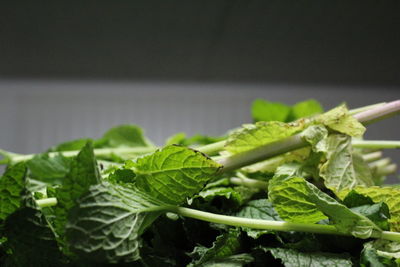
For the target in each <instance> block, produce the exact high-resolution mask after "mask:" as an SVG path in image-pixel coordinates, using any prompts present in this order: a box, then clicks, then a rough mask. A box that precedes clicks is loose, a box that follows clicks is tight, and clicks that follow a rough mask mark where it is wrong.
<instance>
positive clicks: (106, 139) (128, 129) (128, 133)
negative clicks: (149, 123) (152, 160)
mask: <svg viewBox="0 0 400 267" xmlns="http://www.w3.org/2000/svg"><path fill="white" fill-rule="evenodd" d="M96 144H99V145H100V144H101V145H100V147H138V146H145V147H146V146H154V145H153V144H152V143H151V142H150V141H149V140H148V139H147V138H146V137H145V136H144V135H143V130H142V129H141V128H140V127H138V126H136V125H120V126H117V127H114V128H111V129H110V130H108V131H107V132H106V133H105V134H104V135H103V137H102V138H101V139H100V140H97V141H96V143H95V146H96V147H98V146H97V145H96Z"/></svg>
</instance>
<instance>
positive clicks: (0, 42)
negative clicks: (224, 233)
mask: <svg viewBox="0 0 400 267" xmlns="http://www.w3.org/2000/svg"><path fill="white" fill-rule="evenodd" d="M399 11H400V9H399V2H398V1H371V0H367V1H362V2H358V1H351V2H348V1H333V2H320V1H295V2H289V1H233V0H227V1H113V2H110V1H96V2H88V3H83V2H79V3H77V4H72V3H70V2H68V3H60V2H57V3H55V2H50V3H46V4H38V3H36V2H27V3H24V4H22V3H20V2H18V3H17V2H15V1H10V2H8V1H2V2H1V4H0V127H1V130H0V147H1V148H3V149H7V150H11V151H14V152H19V153H38V152H41V151H44V150H45V149H47V148H48V147H49V146H51V145H54V144H56V143H59V142H62V141H65V140H70V139H74V138H79V137H94V138H97V137H100V136H101V135H102V133H103V132H105V131H106V130H107V129H108V128H110V127H111V126H114V125H118V124H122V123H134V124H138V125H140V126H142V127H143V128H144V129H145V131H146V134H147V135H148V136H149V138H150V139H151V140H153V141H154V142H155V143H156V144H159V145H162V144H163V142H164V140H165V139H166V138H167V137H168V136H170V135H171V134H173V133H176V132H187V133H188V135H189V136H191V135H193V134H195V133H204V134H208V135H221V134H224V133H225V132H226V131H227V130H229V129H231V128H234V127H237V126H239V125H241V124H243V123H248V122H251V117H250V105H251V102H252V101H253V100H254V99H256V98H264V99H267V100H270V101H280V102H284V103H287V104H294V103H296V102H298V101H302V100H305V99H308V98H315V99H317V100H318V101H320V102H321V103H322V104H323V105H324V107H325V108H326V109H328V108H331V107H333V106H336V105H337V104H340V103H342V102H344V101H345V102H347V103H348V105H349V106H350V107H351V108H353V107H359V106H363V105H368V104H372V103H376V102H381V101H390V100H394V99H397V98H400V91H399V89H400V49H399V47H400V30H399V26H400V16H399ZM399 121H400V118H399V117H397V118H392V119H390V120H388V121H385V122H380V123H377V124H376V125H372V126H371V127H370V129H369V131H368V133H367V136H366V137H367V138H369V139H374V138H379V139H399V136H400V126H399ZM388 154H389V155H392V156H394V157H396V158H397V162H398V163H399V161H400V156H399V153H398V152H396V151H390V152H389V153H388Z"/></svg>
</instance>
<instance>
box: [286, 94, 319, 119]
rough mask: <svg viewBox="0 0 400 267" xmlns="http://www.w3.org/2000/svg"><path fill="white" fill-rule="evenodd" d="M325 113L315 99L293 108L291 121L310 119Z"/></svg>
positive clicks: (297, 104) (290, 116)
mask: <svg viewBox="0 0 400 267" xmlns="http://www.w3.org/2000/svg"><path fill="white" fill-rule="evenodd" d="M322 112H324V110H323V108H322V106H321V104H320V103H318V101H316V100H314V99H309V100H305V101H302V102H299V103H296V104H295V105H294V106H292V109H291V112H290V115H289V121H292V120H297V119H300V118H305V117H309V116H311V115H316V114H319V113H322Z"/></svg>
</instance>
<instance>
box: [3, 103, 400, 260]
mask: <svg viewBox="0 0 400 267" xmlns="http://www.w3.org/2000/svg"><path fill="white" fill-rule="evenodd" d="M399 110H400V101H394V102H390V103H380V104H376V105H372V106H367V107H363V108H358V109H354V110H348V109H347V107H346V106H345V105H340V106H338V107H336V108H334V109H332V110H329V111H327V112H325V113H323V110H322V108H321V106H320V105H319V103H318V102H316V101H315V100H308V101H304V102H301V103H298V104H296V105H294V106H286V105H283V104H280V103H273V102H267V101H264V100H256V101H255V102H254V103H253V106H252V115H253V119H254V123H253V124H246V125H243V126H242V127H241V128H238V129H235V130H232V131H231V132H229V133H228V134H227V135H226V136H223V137H208V136H201V135H197V136H194V137H191V138H187V137H186V136H185V134H183V133H178V134H176V135H174V136H172V137H170V138H168V140H167V141H166V144H165V146H163V147H161V148H159V147H156V146H154V145H153V143H152V142H151V141H149V140H148V139H147V138H146V137H145V136H144V135H143V131H142V130H141V129H140V128H139V127H137V126H134V125H123V126H119V127H115V128H112V129H110V130H109V131H108V132H106V133H105V134H104V135H103V137H102V138H100V139H97V140H92V139H87V138H86V139H79V140H74V141H69V142H65V143H62V144H59V145H57V146H54V147H51V148H50V149H49V150H48V151H46V152H45V153H42V154H37V155H21V154H16V153H12V152H8V151H3V150H1V152H0V153H1V154H2V155H3V157H2V159H1V163H2V164H7V168H6V170H5V172H4V174H3V176H2V177H1V178H0V193H1V194H0V265H1V266H109V265H110V266H111V265H118V266H119V265H121V266H296V267H299V266H330V267H332V266H353V265H354V266H398V265H399V264H400V233H399V232H400V187H398V186H397V185H395V184H392V185H387V184H385V177H386V176H387V175H389V174H392V173H394V172H395V170H396V165H395V164H393V163H392V162H391V160H390V159H388V158H383V156H382V151H381V150H382V149H384V148H398V147H400V142H398V141H375V140H363V139H362V136H363V134H364V132H365V130H366V128H365V126H367V125H368V124H370V123H373V122H375V121H377V120H380V119H383V118H387V117H390V116H391V115H395V114H396V113H398V112H399Z"/></svg>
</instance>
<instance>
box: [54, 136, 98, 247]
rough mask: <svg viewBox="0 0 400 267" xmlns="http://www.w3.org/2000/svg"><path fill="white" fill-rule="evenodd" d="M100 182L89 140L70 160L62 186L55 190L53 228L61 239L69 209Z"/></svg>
mask: <svg viewBox="0 0 400 267" xmlns="http://www.w3.org/2000/svg"><path fill="white" fill-rule="evenodd" d="M99 182H100V174H99V170H98V168H97V162H96V159H95V156H94V153H93V147H92V144H91V143H90V142H89V143H87V144H86V145H85V147H83V148H82V150H81V151H80V152H79V154H78V155H77V157H76V158H75V159H73V160H72V162H71V168H70V170H69V172H68V174H67V175H66V177H65V178H64V179H63V181H62V186H61V187H59V188H58V189H57V190H56V197H57V202H58V203H57V206H55V207H54V211H55V215H56V219H55V221H54V223H55V229H56V232H57V234H58V235H59V236H60V238H61V240H62V239H63V236H64V232H65V224H66V222H67V216H68V213H69V211H70V210H71V209H72V208H73V207H74V206H75V205H76V204H77V203H78V199H79V198H80V197H81V196H82V195H84V194H85V193H86V192H87V191H88V190H89V187H90V186H91V185H93V184H98V183H99Z"/></svg>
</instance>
